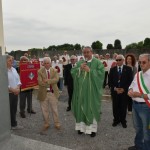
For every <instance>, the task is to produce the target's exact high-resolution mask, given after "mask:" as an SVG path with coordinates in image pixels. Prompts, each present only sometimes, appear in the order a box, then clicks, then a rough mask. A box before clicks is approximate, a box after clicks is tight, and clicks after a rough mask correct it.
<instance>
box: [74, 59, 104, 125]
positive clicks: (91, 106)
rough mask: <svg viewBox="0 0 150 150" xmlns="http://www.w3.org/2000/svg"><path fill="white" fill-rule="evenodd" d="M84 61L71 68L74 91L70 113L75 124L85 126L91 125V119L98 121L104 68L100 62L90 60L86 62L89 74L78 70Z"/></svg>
mask: <svg viewBox="0 0 150 150" xmlns="http://www.w3.org/2000/svg"><path fill="white" fill-rule="evenodd" d="M82 63H84V60H81V61H79V62H78V63H77V65H76V67H74V68H72V70H71V74H72V77H73V83H74V89H73V96H72V107H71V108H72V111H73V114H74V116H75V119H76V123H80V122H84V123H85V124H86V125H90V124H92V123H93V119H96V121H97V122H98V121H99V120H100V106H101V97H102V93H103V81H104V73H105V71H104V66H103V64H102V63H101V62H100V60H98V59H96V58H94V57H93V58H92V61H91V62H87V65H88V66H89V68H90V72H85V71H81V70H80V66H81V64H82Z"/></svg>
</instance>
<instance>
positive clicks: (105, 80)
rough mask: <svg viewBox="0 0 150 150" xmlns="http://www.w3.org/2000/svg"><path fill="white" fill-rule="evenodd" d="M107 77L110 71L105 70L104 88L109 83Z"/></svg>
mask: <svg viewBox="0 0 150 150" xmlns="http://www.w3.org/2000/svg"><path fill="white" fill-rule="evenodd" d="M107 79H108V71H105V78H104V83H103V88H105V86H106V85H107Z"/></svg>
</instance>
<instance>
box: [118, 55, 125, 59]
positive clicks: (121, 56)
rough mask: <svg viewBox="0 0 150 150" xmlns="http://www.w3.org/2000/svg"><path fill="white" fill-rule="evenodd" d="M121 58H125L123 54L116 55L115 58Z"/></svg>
mask: <svg viewBox="0 0 150 150" xmlns="http://www.w3.org/2000/svg"><path fill="white" fill-rule="evenodd" d="M118 58H121V59H123V60H125V58H124V56H123V55H122V54H119V55H117V57H116V59H118Z"/></svg>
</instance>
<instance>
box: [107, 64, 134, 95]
mask: <svg viewBox="0 0 150 150" xmlns="http://www.w3.org/2000/svg"><path fill="white" fill-rule="evenodd" d="M118 80H119V75H118V69H117V66H115V67H113V68H111V69H110V73H109V80H108V83H109V86H110V87H111V93H112V94H113V93H114V92H115V91H114V88H115V87H116V88H117V87H118ZM132 80H133V73H132V69H131V67H128V66H126V65H123V69H122V74H121V78H120V88H123V89H124V90H125V92H126V93H127V91H128V87H129V86H130V84H131V82H132Z"/></svg>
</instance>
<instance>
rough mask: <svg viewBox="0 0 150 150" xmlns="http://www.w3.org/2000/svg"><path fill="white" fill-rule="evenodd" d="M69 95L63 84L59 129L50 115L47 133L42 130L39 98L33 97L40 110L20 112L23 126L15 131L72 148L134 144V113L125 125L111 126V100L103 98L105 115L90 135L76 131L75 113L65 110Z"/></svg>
mask: <svg viewBox="0 0 150 150" xmlns="http://www.w3.org/2000/svg"><path fill="white" fill-rule="evenodd" d="M67 99H68V96H67V91H66V88H64V90H63V92H62V94H61V97H60V99H59V117H60V121H61V125H62V129H61V130H60V131H58V130H56V129H55V128H54V124H53V121H52V119H51V126H50V128H49V130H48V134H47V135H40V134H39V131H40V129H41V127H42V125H43V118H42V113H41V109H40V105H39V102H38V101H37V100H36V98H35V97H33V107H34V110H35V111H36V112H37V113H36V114H35V115H31V116H30V115H29V114H27V113H26V115H27V118H25V119H23V118H20V116H19V113H18V114H17V120H18V123H19V124H20V125H23V126H24V129H23V130H20V131H19V130H18V131H12V134H15V135H18V136H23V137H26V138H30V139H33V140H38V141H42V142H46V143H50V144H53V145H57V146H61V147H66V148H69V149H73V150H127V148H128V147H129V146H131V145H133V141H134V136H135V132H134V128H133V124H132V116H131V115H127V125H128V127H127V128H126V129H124V128H122V126H121V125H118V126H117V127H112V125H111V124H112V120H113V116H112V107H111V106H112V103H111V100H105V99H103V101H102V116H101V122H100V123H99V124H98V133H97V136H96V137H94V138H91V137H90V136H89V135H85V134H83V135H78V134H77V131H75V130H74V127H75V121H74V117H73V115H72V113H71V112H66V108H67ZM51 118H52V117H51ZM60 149H61V148H60Z"/></svg>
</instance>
